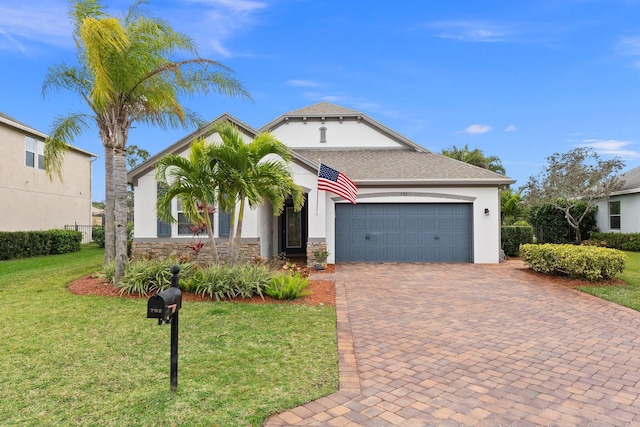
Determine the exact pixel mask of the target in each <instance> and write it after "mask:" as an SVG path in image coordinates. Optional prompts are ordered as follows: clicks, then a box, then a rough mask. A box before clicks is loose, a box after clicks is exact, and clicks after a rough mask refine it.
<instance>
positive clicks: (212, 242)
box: [204, 205, 220, 264]
mask: <svg viewBox="0 0 640 427" xmlns="http://www.w3.org/2000/svg"><path fill="white" fill-rule="evenodd" d="M204 213H205V215H204V225H205V226H206V228H207V235H208V236H209V245H210V246H211V255H212V256H213V260H214V262H215V263H216V264H220V256H219V255H218V246H217V245H216V238H215V237H213V226H212V225H211V217H210V216H209V207H208V206H207V205H205V206H204Z"/></svg>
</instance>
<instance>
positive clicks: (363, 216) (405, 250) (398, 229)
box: [336, 203, 472, 262]
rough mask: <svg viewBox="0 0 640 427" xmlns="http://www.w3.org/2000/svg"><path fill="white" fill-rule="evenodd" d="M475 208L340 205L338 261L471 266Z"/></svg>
mask: <svg viewBox="0 0 640 427" xmlns="http://www.w3.org/2000/svg"><path fill="white" fill-rule="evenodd" d="M471 206H472V205H471V204H454V203H449V204H426V203H425V204H419V203H413V204H401V203H380V204H376V203H370V204H365V203H361V204H357V205H346V204H344V205H343V204H338V205H336V261H369V262H383V261H400V262H429V261H458V262H470V261H471V212H472V208H471Z"/></svg>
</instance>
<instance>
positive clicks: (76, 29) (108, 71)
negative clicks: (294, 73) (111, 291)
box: [43, 0, 250, 282]
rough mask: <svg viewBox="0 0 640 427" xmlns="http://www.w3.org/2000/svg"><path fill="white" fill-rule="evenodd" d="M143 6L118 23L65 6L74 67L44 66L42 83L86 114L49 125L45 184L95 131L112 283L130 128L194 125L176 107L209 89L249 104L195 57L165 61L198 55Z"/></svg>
mask: <svg viewBox="0 0 640 427" xmlns="http://www.w3.org/2000/svg"><path fill="white" fill-rule="evenodd" d="M145 3H146V1H144V0H139V1H136V2H135V3H134V4H133V6H132V7H131V8H130V9H129V11H128V13H127V14H126V15H125V16H124V18H121V19H116V18H113V17H111V16H109V15H107V14H106V13H105V7H104V6H103V5H101V4H100V3H99V1H98V0H77V1H72V2H71V3H70V16H71V20H72V24H73V36H74V40H75V42H76V48H77V56H78V64H79V65H77V66H70V65H67V64H65V63H62V64H60V65H56V66H53V67H50V68H49V72H48V74H47V76H46V78H45V81H44V84H43V93H45V94H46V93H47V92H48V91H49V90H51V89H66V90H70V91H72V92H75V93H77V94H78V95H79V96H80V97H81V98H82V99H83V100H84V101H85V102H86V103H87V105H88V107H89V109H90V111H91V112H90V113H70V114H69V115H67V116H65V117H58V118H56V119H55V121H54V123H53V125H52V129H51V132H50V135H49V137H48V138H47V139H46V141H45V165H46V168H47V172H48V173H49V176H50V177H51V176H52V175H53V174H57V175H58V176H59V177H61V165H62V160H63V157H64V153H65V152H66V150H67V149H68V145H67V144H68V143H70V142H71V141H73V139H74V138H75V137H76V136H77V135H79V134H80V133H81V132H82V131H84V130H86V129H88V128H89V127H90V125H91V124H95V125H96V126H97V128H98V131H99V134H100V138H101V139H102V143H103V146H104V157H105V196H106V200H105V262H108V261H109V260H111V259H114V258H115V259H116V274H115V281H116V282H117V281H118V280H119V279H120V278H121V277H122V275H123V274H124V268H125V266H126V262H127V236H126V227H124V225H125V224H126V223H127V216H126V214H127V212H126V210H127V178H126V146H127V139H128V135H129V129H130V128H131V126H132V124H133V123H136V122H137V123H142V124H147V125H156V126H160V127H163V128H167V127H178V126H180V125H182V126H184V127H188V126H190V125H193V124H197V125H199V124H201V123H202V120H201V119H200V118H199V117H198V116H197V115H196V114H195V113H193V112H191V111H189V110H188V109H186V108H184V107H183V106H182V104H181V103H180V102H179V96H180V95H183V94H186V95H190V94H193V93H205V94H206V93H208V92H209V91H210V90H213V91H216V92H218V93H220V94H224V95H229V96H239V97H243V98H250V97H249V94H248V93H247V91H246V90H245V89H244V88H243V87H242V85H241V84H240V83H239V81H238V80H236V79H235V78H233V77H232V75H231V70H230V69H228V68H227V67H225V66H224V65H222V64H220V63H219V62H216V61H213V60H209V59H204V58H198V57H196V58H195V59H187V60H181V61H175V60H173V59H172V58H171V57H170V56H172V55H174V54H175V53H176V52H180V51H182V52H186V53H189V54H194V55H197V50H196V46H195V44H194V42H193V41H192V40H191V39H190V38H189V37H187V36H186V35H184V34H182V33H179V32H176V31H174V30H173V29H172V28H171V27H170V26H169V25H168V24H167V23H166V22H164V21H162V20H160V19H157V18H152V17H148V16H145V15H143V14H142V13H141V12H140V10H139V6H140V5H142V4H145ZM116 225H118V226H117V227H116Z"/></svg>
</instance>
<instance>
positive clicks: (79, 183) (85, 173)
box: [0, 123, 92, 231]
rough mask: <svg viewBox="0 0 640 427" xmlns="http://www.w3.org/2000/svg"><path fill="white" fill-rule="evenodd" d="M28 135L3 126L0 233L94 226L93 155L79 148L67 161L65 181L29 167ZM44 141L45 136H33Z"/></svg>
mask: <svg viewBox="0 0 640 427" xmlns="http://www.w3.org/2000/svg"><path fill="white" fill-rule="evenodd" d="M26 134H27V133H26V132H25V131H24V130H21V129H15V128H12V127H10V126H8V125H6V124H4V123H2V124H0V149H1V150H2V153H3V156H2V160H1V161H0V163H1V164H0V231H27V230H47V229H52V228H62V227H64V226H65V225H67V224H75V223H77V224H79V225H88V224H91V158H92V157H91V155H89V154H88V153H86V152H82V151H78V150H75V149H71V150H69V151H68V152H67V153H66V155H65V159H64V163H63V167H62V171H63V173H62V178H63V180H62V181H61V180H60V179H59V178H58V177H57V176H54V178H53V179H49V177H48V175H47V173H46V172H45V171H44V170H41V169H39V168H38V167H37V159H36V167H35V168H34V167H29V166H26V164H25V136H26ZM32 136H34V137H35V138H36V139H40V140H43V139H44V138H43V135H40V134H33V135H32Z"/></svg>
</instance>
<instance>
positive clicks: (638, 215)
mask: <svg viewBox="0 0 640 427" xmlns="http://www.w3.org/2000/svg"><path fill="white" fill-rule="evenodd" d="M609 202H620V228H619V229H612V228H611V226H610V225H611V224H610V212H609ZM596 223H597V224H598V229H599V230H600V231H601V232H603V233H609V232H611V233H640V192H636V193H629V194H619V195H615V196H611V198H610V199H608V200H606V201H602V202H599V203H598V212H596Z"/></svg>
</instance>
